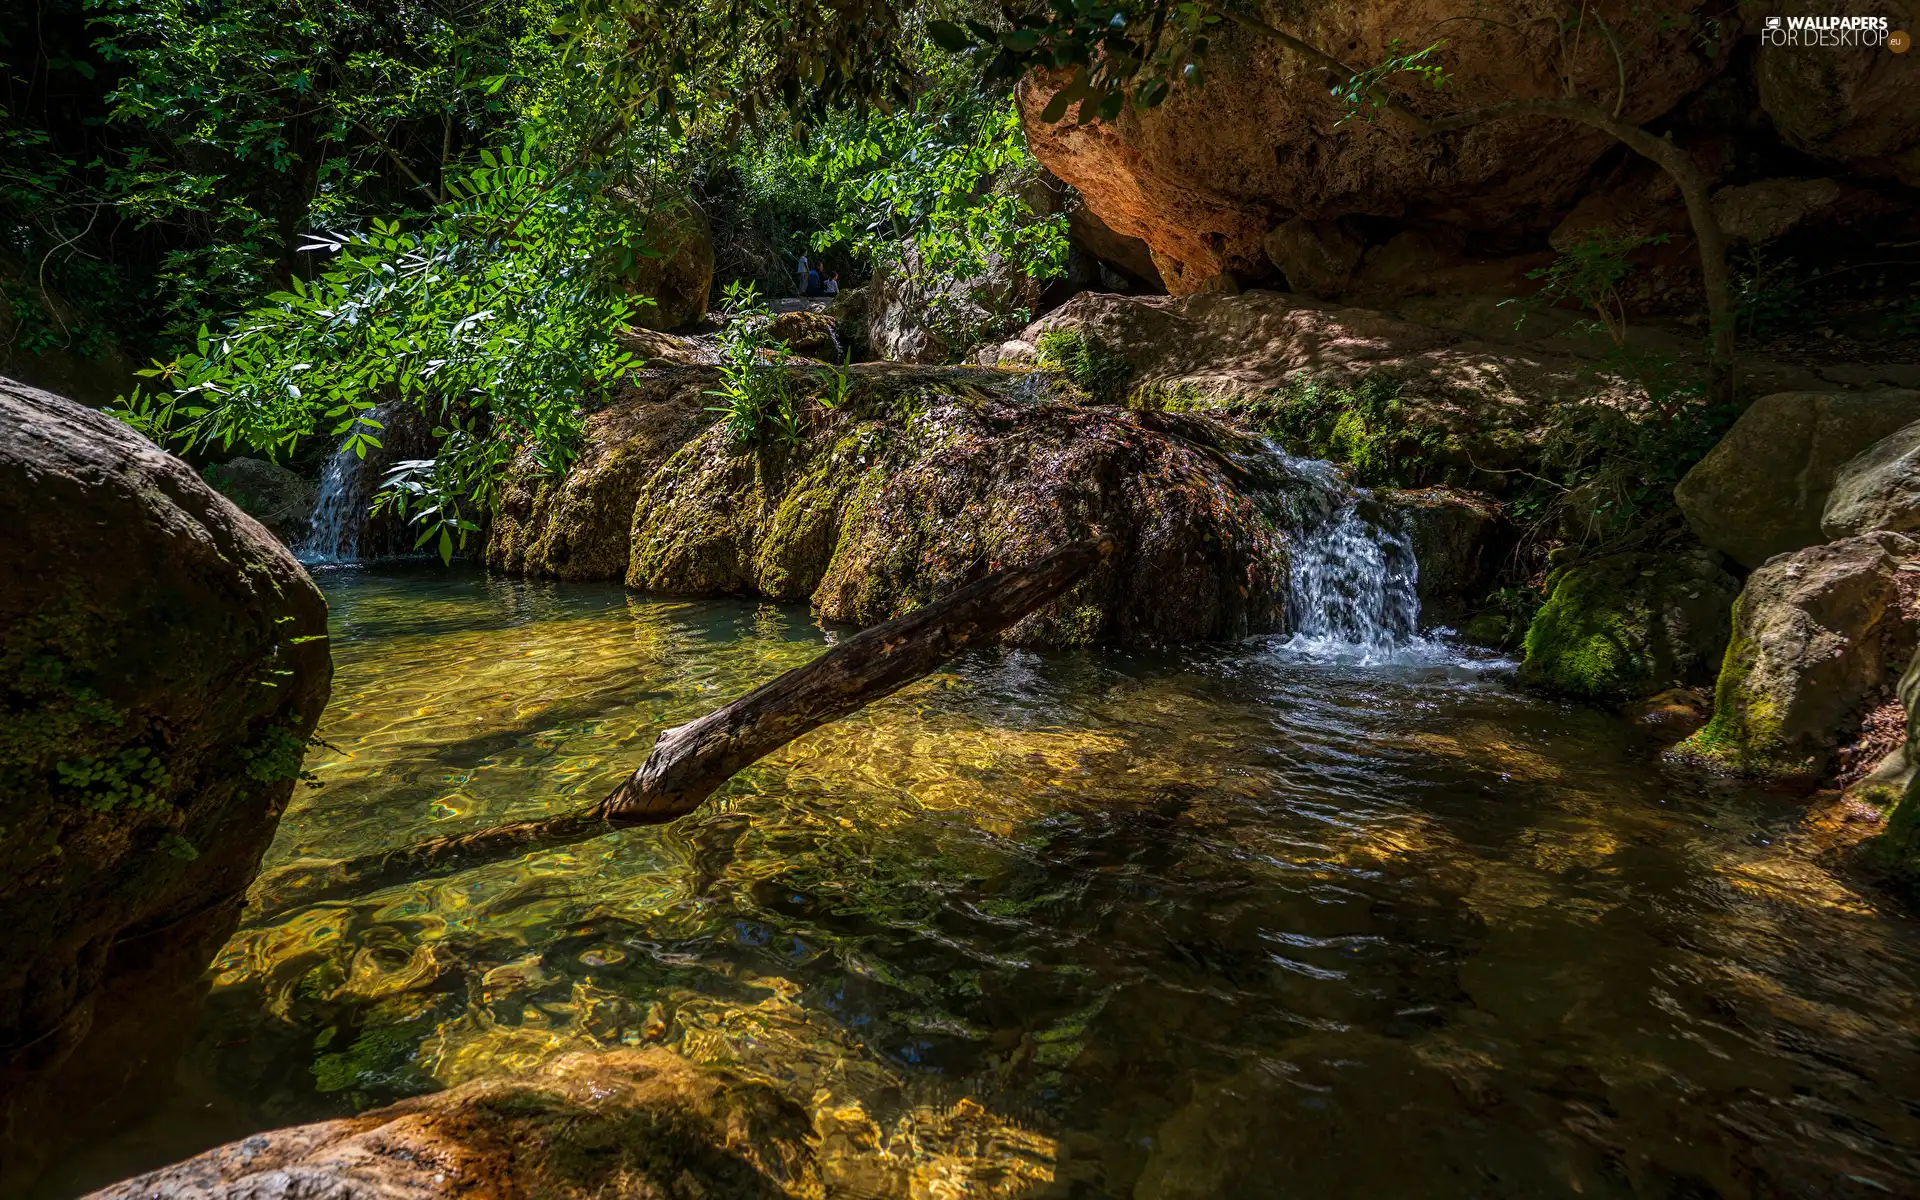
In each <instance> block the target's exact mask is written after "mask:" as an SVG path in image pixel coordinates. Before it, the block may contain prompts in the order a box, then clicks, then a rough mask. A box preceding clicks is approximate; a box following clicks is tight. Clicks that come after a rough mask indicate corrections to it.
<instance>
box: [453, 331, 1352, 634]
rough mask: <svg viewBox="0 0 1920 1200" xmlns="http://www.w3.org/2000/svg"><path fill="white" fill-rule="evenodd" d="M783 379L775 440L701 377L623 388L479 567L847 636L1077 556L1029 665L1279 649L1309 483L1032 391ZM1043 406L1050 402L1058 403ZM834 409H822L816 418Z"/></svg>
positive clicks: (887, 379) (1166, 419)
mask: <svg viewBox="0 0 1920 1200" xmlns="http://www.w3.org/2000/svg"><path fill="white" fill-rule="evenodd" d="M848 378H849V379H850V380H851V381H852V386H851V388H850V390H848V391H847V392H846V394H845V395H843V396H842V395H839V390H840V389H839V388H838V385H837V383H836V380H835V377H834V374H833V373H832V372H830V371H828V370H826V369H825V368H811V367H807V368H803V367H794V368H789V384H790V390H791V392H792V394H793V395H795V396H796V397H797V398H798V411H799V413H800V418H801V419H800V421H799V424H798V427H797V430H796V433H795V435H794V436H792V437H791V438H782V437H779V436H773V435H765V436H763V437H762V438H761V439H760V441H759V442H758V443H757V444H752V445H748V444H743V443H741V442H740V441H738V440H736V438H735V437H734V435H733V434H732V433H731V432H730V431H729V429H728V428H726V427H725V426H722V425H713V424H711V414H706V413H703V412H701V411H700V410H701V401H702V400H703V398H704V396H705V392H706V391H707V389H709V388H712V387H714V386H715V384H716V382H717V376H716V375H715V373H714V372H712V371H708V370H702V369H698V368H683V369H679V370H677V371H673V372H663V373H660V374H658V375H656V376H654V377H652V378H650V379H648V380H646V381H643V382H642V383H641V384H640V385H639V386H638V387H636V388H635V389H634V390H633V391H631V392H630V393H629V394H628V395H626V396H625V397H623V398H622V399H621V400H620V401H618V402H617V403H616V404H614V405H613V406H612V407H611V408H609V409H608V410H607V411H606V412H603V413H601V414H598V415H596V416H595V417H594V418H593V419H592V422H591V440H592V446H591V448H590V449H589V451H588V452H587V454H586V455H584V456H583V457H582V458H581V460H580V462H579V463H578V464H577V465H576V466H575V467H574V468H573V470H572V471H571V472H570V473H569V474H568V475H567V476H565V477H563V478H559V479H552V478H543V477H540V476H538V475H537V474H536V473H535V472H534V471H533V469H532V466H531V464H530V463H523V464H522V470H521V471H520V472H518V473H517V474H516V477H515V479H514V480H513V481H512V483H511V484H510V486H509V487H508V489H507V493H506V497H507V498H506V503H505V506H504V511H503V513H502V515H501V517H500V519H499V520H498V521H496V523H495V526H494V528H493V530H492V534H491V537H490V541H489V546H488V561H489V562H490V563H491V564H493V565H495V566H497V567H500V568H502V569H506V570H511V571H516V572H521V573H527V574H544V575H556V576H561V577H565V578H616V579H624V580H625V581H626V582H627V583H628V585H629V586H631V587H634V588H637V589H641V590H645V591H651V592H661V593H674V594H686V595H713V594H734V595H757V596H765V597H769V598H774V599H781V600H801V599H811V600H812V601H813V604H814V606H815V608H816V609H817V610H818V611H819V613H820V614H821V615H822V616H823V617H825V618H826V619H828V620H833V621H846V622H851V623H857V624H862V625H865V624H871V623H873V622H876V621H881V620H885V619H887V618H889V617H891V616H894V615H896V614H898V613H900V612H903V611H905V610H907V609H909V608H911V607H913V606H915V605H918V604H922V603H925V602H926V601H928V600H930V599H932V598H934V597H936V596H939V595H942V594H944V593H945V592H947V591H950V590H952V589H953V588H955V587H958V586H960V585H961V584H963V583H965V582H967V581H969V580H971V579H973V578H976V577H978V576H979V575H981V574H984V573H985V572H987V571H989V570H992V569H993V568H994V567H996V566H999V565H1001V564H1004V563H1009V562H1018V561H1023V560H1025V559H1028V558H1031V557H1035V556H1038V555H1040V554H1042V553H1045V552H1046V551H1047V550H1050V549H1052V548H1053V547H1055V546H1058V545H1060V544H1062V543H1064V542H1066V541H1070V540H1073V539H1077V538H1081V537H1085V536H1088V535H1089V534H1092V533H1095V532H1099V533H1103V534H1108V535H1111V536H1112V537H1114V538H1115V539H1116V541H1117V543H1118V546H1119V552H1118V553H1117V554H1116V555H1115V557H1114V558H1113V559H1112V560H1111V561H1110V562H1109V563H1108V564H1107V565H1105V566H1103V567H1102V568H1101V569H1100V570H1099V571H1098V572H1097V573H1096V574H1095V575H1094V576H1092V577H1090V578H1089V579H1088V580H1087V581H1085V582H1084V583H1083V584H1081V585H1080V586H1079V587H1078V588H1076V589H1075V590H1074V591H1073V592H1072V593H1071V594H1069V595H1068V596H1066V597H1064V598H1062V599H1061V600H1060V601H1057V602H1056V603H1055V604H1053V605H1051V606H1049V607H1048V608H1047V609H1045V610H1043V611H1042V612H1041V613H1039V614H1036V615H1035V616H1034V617H1032V618H1030V619H1029V620H1028V621H1026V622H1023V623H1022V624H1021V625H1020V626H1019V627H1017V628H1016V629H1015V631H1014V633H1013V635H1012V636H1013V640H1014V641H1016V642H1019V643H1023V644H1029V645H1082V644H1088V643H1093V642H1104V643H1121V644H1154V643H1172V642H1182V641H1193V640H1199V639H1210V638H1230V637H1238V636H1242V635H1245V634H1249V633H1257V632H1277V631H1281V630H1284V628H1285V627H1286V620H1287V617H1286V604H1287V595H1288V586H1287V560H1288V553H1287V545H1288V540H1289V538H1290V536H1291V534H1290V532H1289V531H1290V530H1292V529H1294V528H1296V527H1299V526H1300V525H1301V524H1302V522H1303V520H1304V519H1306V515H1307V514H1310V513H1317V512H1318V509H1316V508H1314V506H1313V505H1312V504H1310V503H1308V500H1309V492H1311V494H1312V496H1313V497H1314V498H1318V497H1319V492H1318V491H1317V490H1316V489H1319V488H1321V487H1323V486H1324V484H1323V483H1322V482H1320V481H1317V480H1313V479H1310V478H1308V477H1307V476H1306V475H1305V474H1303V473H1301V472H1300V471H1299V469H1298V468H1297V467H1296V466H1295V464H1294V462H1293V460H1290V459H1288V458H1287V457H1286V456H1285V455H1284V454H1281V453H1279V452H1278V451H1276V450H1274V449H1273V448H1272V447H1271V446H1270V445H1268V444H1267V443H1266V442H1265V440H1264V439H1262V438H1259V437H1257V436H1254V435H1250V434H1247V433H1244V432H1240V431H1237V430H1235V429H1234V428H1233V427H1232V426H1230V425H1227V424H1224V423H1222V422H1220V421H1218V420H1215V419H1213V418H1212V417H1210V416H1205V415H1197V414H1177V413H1161V412H1147V411H1141V412H1131V411H1126V410H1122V409H1117V408H1111V407H1090V406H1086V405H1082V404H1077V403H1063V402H1060V401H1059V400H1058V399H1056V398H1055V391H1054V389H1055V387H1056V385H1057V381H1056V380H1053V379H1052V378H1051V377H1049V376H1047V375H1045V374H1014V373H1009V372H1001V371H981V370H974V369H967V368H912V367H904V366H899V365H895V364H869V365H863V366H856V367H855V368H853V369H852V372H851V373H850V375H849V376H848ZM1058 386H1064V385H1058ZM836 397H837V399H836Z"/></svg>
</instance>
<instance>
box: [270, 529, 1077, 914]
mask: <svg viewBox="0 0 1920 1200" xmlns="http://www.w3.org/2000/svg"><path fill="white" fill-rule="evenodd" d="M1112 553H1113V541H1112V539H1110V538H1101V539H1099V540H1097V541H1086V542H1076V543H1074V544H1073V545H1070V546H1065V547H1062V548H1061V549H1059V550H1055V551H1054V552H1053V553H1051V554H1049V555H1047V556H1046V557H1044V558H1042V559H1040V560H1039V561H1037V562H1034V563H1029V564H1027V565H1025V566H1018V567H1003V568H1002V569H1000V570H998V571H995V572H994V573H992V574H991V575H988V576H987V577H986V578H984V579H982V580H979V581H978V582H976V583H971V584H968V585H967V586H966V587H963V588H961V589H960V590H959V591H957V592H954V593H953V594H952V595H950V596H947V597H945V598H944V599H941V600H936V601H934V602H933V603H932V604H929V605H927V606H926V607H925V608H920V609H916V610H915V611H913V612H910V613H908V614H907V615H906V616H904V617H899V618H897V619H895V620H892V621H888V622H887V623H885V624H884V625H876V626H874V627H873V628H871V629H867V630H864V631H862V632H860V633H858V634H855V635H854V636H853V637H850V638H848V639H847V640H846V641H844V642H842V643H840V644H839V645H838V646H835V647H834V648H833V649H831V650H829V651H827V652H826V653H825V654H822V655H821V656H820V657H818V658H816V659H814V660H813V661H812V662H810V663H808V664H807V665H805V666H803V667H795V668H794V669H793V670H791V671H788V672H787V673H786V674H784V675H782V676H780V677H779V678H777V679H775V680H773V681H772V682H770V683H767V684H763V685H762V686H760V687H757V688H755V689H754V690H753V691H751V692H748V693H747V694H746V695H744V696H742V697H740V698H739V699H738V700H735V701H734V702H733V703H731V704H729V705H727V706H725V707H724V708H719V709H715V710H714V711H713V712H710V713H708V714H707V715H706V716H704V717H701V718H699V719H698V720H696V721H690V722H688V723H687V724H685V725H681V726H679V727H677V728H674V729H669V730H667V731H666V732H665V733H662V734H661V735H660V738H659V740H658V741H656V742H655V743H654V746H653V751H652V753H650V754H648V755H647V760H646V762H645V763H644V764H642V765H641V767H640V769H639V770H637V771H635V772H634V773H633V774H632V775H630V776H628V777H627V779H626V781H625V782H623V783H622V784H621V785H620V786H619V787H617V788H615V789H614V790H613V792H612V793H611V794H609V795H608V796H607V797H606V798H605V799H604V800H601V801H600V802H599V803H598V804H595V805H592V806H591V807H588V808H583V809H577V810H575V811H573V812H570V813H564V814H562V815H560V816H557V817H547V818H544V819H542V820H538V821H517V822H514V823H512V824H509V825H496V826H493V827H492V828H489V829H481V830H477V831H475V832H473V833H463V834H451V835H449V836H447V837H439V838H431V839H429V840H427V841H423V842H415V843H414V844H412V845H410V846H403V847H400V848H398V849H394V850H384V851H380V852H378V853H375V854H369V855H363V856H362V857H360V858H354V859H348V860H346V861H344V862H335V863H326V864H322V865H318V866H315V865H311V864H294V865H292V866H290V867H287V868H284V869H282V870H280V871H276V872H274V873H273V875H272V876H270V877H269V878H268V879H266V880H265V881H263V882H264V883H265V885H266V886H265V888H263V892H267V891H271V892H273V893H275V894H273V895H271V896H270V897H267V898H263V899H262V900H261V901H260V903H259V909H258V910H257V911H256V912H254V913H252V914H250V916H252V917H253V918H254V919H256V920H258V919H264V918H266V917H270V916H274V915H276V914H278V913H281V912H285V911H286V910H288V909H290V908H295V907H299V906H301V905H306V904H312V903H315V902H317V901H321V900H329V899H335V898H338V897H341V896H353V895H360V894H363V893H365V892H370V891H374V890H376V889H378V888H382V887H386V886H389V885H391V884H395V883H401V882H405V881H407V880H412V879H424V878H432V877H434V876H437V875H447V874H451V873H453V872H455V871H463V870H466V869H467V868H469V867H475V866H480V865H482V864H484V863H489V862H497V861H499V860H501V859H506V858H515V857H518V856H520V855H523V854H531V853H533V852H534V851H536V850H546V849H551V848H553V847H555V846H566V845H571V844H573V843H575V842H582V841H586V840H587V839H589V838H594V837H599V836H600V835H601V834H605V833H612V832H614V831H616V830H619V829H624V828H626V827H628V826H631V825H659V824H664V823H666V822H668V821H671V820H674V819H675V818H677V817H682V816H685V815H686V814H687V813H690V812H692V811H693V810H694V809H696V808H698V807H699V806H700V804H701V802H702V801H704V800H705V799H706V798H707V797H708V796H710V795H712V794H713V793H714V792H715V791H716V790H718V789H719V787H720V786H721V785H722V784H724V783H725V782H726V781H727V780H729V779H731V778H732V777H733V776H734V774H735V773H736V772H738V771H740V770H741V769H742V768H743V767H746V766H747V765H748V764H750V763H752V762H754V761H755V760H756V759H759V758H762V757H764V756H765V755H768V754H771V753H772V752H773V751H775V750H778V749H779V748H780V747H782V746H784V745H786V744H787V743H788V742H790V741H792V740H793V739H795V738H797V737H799V736H800V735H801V734H804V733H807V732H808V731H810V730H813V729H817V728H819V727H820V726H822V725H825V724H826V723H828V722H829V721H833V720H836V719H838V718H840V717H844V716H846V715H847V714H848V713H850V712H853V711H854V710H856V709H859V708H862V707H864V706H866V705H868V704H871V703H872V702H873V701H875V700H878V699H880V698H882V697H883V696H888V695H891V694H892V693H894V692H896V691H898V690H899V689H900V688H902V687H904V686H906V685H907V684H909V683H912V682H913V681H914V680H916V679H918V678H920V677H921V676H923V675H925V674H927V673H928V672H930V671H932V670H933V669H934V668H936V667H938V666H939V665H940V664H941V663H943V662H945V661H947V660H948V659H949V658H952V657H953V656H954V655H956V654H958V653H960V652H961V651H962V650H966V649H968V648H969V647H972V646H977V645H981V644H983V643H985V642H987V641H990V640H991V639H992V638H994V637H995V636H997V635H999V634H1001V633H1003V632H1005V631H1006V630H1007V629H1008V628H1010V627H1011V626H1012V625H1013V624H1014V623H1015V622H1017V621H1019V620H1020V619H1021V618H1022V617H1024V616H1026V615H1027V614H1028V613H1031V612H1033V611H1034V610H1036V609H1038V608H1039V607H1040V606H1042V605H1044V604H1046V603H1047V602H1048V601H1049V600H1052V599H1054V598H1055V597H1057V596H1059V595H1060V594H1061V593H1063V592H1065V591H1066V590H1067V589H1068V588H1070V587H1072V586H1073V585H1074V584H1075V583H1076V582H1078V581H1079V580H1080V578H1081V577H1082V576H1084V575H1086V573H1087V572H1088V571H1091V570H1092V569H1093V568H1094V566H1096V565H1097V564H1098V563H1099V562H1100V561H1101V560H1103V559H1105V558H1106V557H1107V556H1108V555H1110V554H1112Z"/></svg>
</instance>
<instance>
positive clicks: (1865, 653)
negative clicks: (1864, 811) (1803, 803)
mask: <svg viewBox="0 0 1920 1200" xmlns="http://www.w3.org/2000/svg"><path fill="white" fill-rule="evenodd" d="M1916 560H1920V543H1916V542H1915V541H1913V540H1912V539H1910V538H1907V537H1905V536H1904V535H1902V534H1898V533H1874V534H1868V535H1866V536H1864V537H1854V538H1844V539H1842V540H1840V541H1837V542H1832V543H1829V544H1827V545H1823V546H1809V547H1806V548H1805V549H1802V550H1798V551H1796V552H1794V553H1792V554H1784V555H1781V556H1779V557H1777V558H1774V559H1772V560H1771V561H1769V562H1768V563H1767V564H1766V565H1765V566H1763V567H1761V568H1760V569H1759V570H1757V571H1755V572H1754V573H1753V574H1752V575H1751V576H1749V577H1748V578H1747V583H1746V587H1745V588H1744V589H1743V590H1742V591H1741V593H1740V598H1739V600H1738V601H1737V602H1736V603H1735V605H1734V609H1733V637H1732V640H1731V642H1730V643H1729V644H1728V646H1727V654H1726V658H1725V660H1724V662H1723V663H1722V665H1721V668H1720V677H1719V681H1718V683H1717V684H1716V685H1715V689H1714V713H1713V720H1712V721H1710V722H1708V724H1707V727H1706V728H1705V729H1702V730H1701V731H1700V732H1699V733H1697V734H1695V735H1694V736H1693V737H1691V738H1689V739H1687V741H1685V742H1683V743H1682V744H1681V746H1680V747H1679V750H1680V752H1681V753H1682V754H1685V755H1690V756H1694V757H1698V758H1702V759H1706V760H1708V761H1711V762H1714V763H1717V764H1719V765H1722V766H1725V767H1727V768H1730V769H1732V770H1736V771H1741V772H1743V773H1750V774H1760V775H1797V776H1817V775H1819V774H1820V773H1821V772H1822V771H1823V770H1824V769H1825V768H1826V766H1827V763H1828V762H1829V760H1830V759H1831V757H1832V755H1833V751H1834V748H1835V746H1837V745H1838V744H1839V742H1840V739H1841V737H1842V735H1843V734H1844V733H1846V732H1847V730H1848V727H1849V724H1850V723H1851V722H1854V721H1857V719H1858V718H1859V717H1860V716H1861V714H1862V713H1863V712H1864V710H1865V709H1866V707H1867V706H1868V705H1869V703H1870V702H1872V701H1873V700H1874V699H1875V698H1877V697H1878V696H1879V695H1880V694H1882V693H1883V692H1884V691H1885V689H1887V688H1888V687H1889V686H1891V685H1892V683H1893V681H1894V677H1895V676H1896V675H1897V674H1898V672H1899V671H1900V670H1901V668H1902V667H1903V666H1905V664H1906V662H1907V660H1908V658H1909V657H1910V656H1911V654H1912V652H1913V645H1914V635H1915V627H1914V622H1913V619H1912V617H1911V615H1910V614H1909V613H1908V612H1907V610H1906V605H1907V600H1906V599H1905V598H1904V597H1903V594H1902V581H1901V579H1900V575H1901V568H1902V566H1904V565H1908V564H1912V563H1914V562H1915V561H1916Z"/></svg>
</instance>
